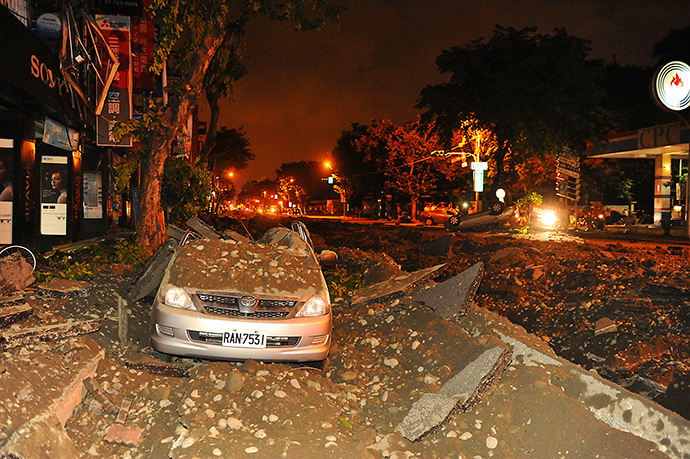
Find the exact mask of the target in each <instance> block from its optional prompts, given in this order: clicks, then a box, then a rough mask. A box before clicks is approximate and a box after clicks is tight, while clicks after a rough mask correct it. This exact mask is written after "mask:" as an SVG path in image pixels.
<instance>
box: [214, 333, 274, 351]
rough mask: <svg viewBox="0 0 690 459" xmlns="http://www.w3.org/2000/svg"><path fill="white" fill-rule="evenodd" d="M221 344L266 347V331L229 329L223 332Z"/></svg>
mask: <svg viewBox="0 0 690 459" xmlns="http://www.w3.org/2000/svg"><path fill="white" fill-rule="evenodd" d="M223 346H229V347H251V348H264V347H266V333H264V332H258V331H242V330H230V331H226V332H223Z"/></svg>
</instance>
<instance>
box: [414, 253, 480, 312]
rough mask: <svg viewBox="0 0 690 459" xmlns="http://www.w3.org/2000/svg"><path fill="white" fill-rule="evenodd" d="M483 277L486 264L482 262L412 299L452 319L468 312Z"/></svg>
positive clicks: (415, 295) (416, 293) (419, 292)
mask: <svg viewBox="0 0 690 459" xmlns="http://www.w3.org/2000/svg"><path fill="white" fill-rule="evenodd" d="M483 276H484V264H483V263H482V262H481V261H480V262H478V263H475V264H474V265H472V266H471V267H469V268H467V269H466V270H464V271H463V272H461V273H460V274H458V275H457V276H455V277H452V278H451V279H448V280H447V281H444V282H441V283H440V284H436V285H434V286H432V287H429V288H427V289H424V290H418V291H417V292H415V293H414V294H413V295H412V299H413V300H415V301H417V302H419V303H424V304H425V305H427V306H429V307H430V308H431V309H433V310H434V312H436V314H438V315H440V316H441V317H443V318H444V319H450V318H451V317H453V316H454V315H456V314H462V313H464V312H465V311H467V308H468V307H469V306H470V304H471V303H472V301H473V300H474V295H475V294H476V293H477V288H479V284H480V283H481V281H482V277H483Z"/></svg>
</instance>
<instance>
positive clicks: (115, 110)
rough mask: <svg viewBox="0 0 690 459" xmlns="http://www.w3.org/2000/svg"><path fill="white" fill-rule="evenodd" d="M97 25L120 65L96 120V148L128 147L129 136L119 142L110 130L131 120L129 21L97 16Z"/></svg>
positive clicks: (130, 141)
mask: <svg viewBox="0 0 690 459" xmlns="http://www.w3.org/2000/svg"><path fill="white" fill-rule="evenodd" d="M96 23H97V24H98V28H99V29H100V30H101V32H103V36H104V37H105V39H106V40H107V41H108V46H110V48H111V49H112V51H113V53H114V54H115V56H116V57H117V59H118V61H119V62H120V66H119V67H118V69H117V73H116V74H115V79H114V80H113V82H112V84H111V85H110V88H108V92H107V97H106V99H105V105H104V106H103V112H102V113H101V115H100V116H97V117H96V144H97V145H99V146H106V147H131V146H132V137H131V136H129V135H126V136H123V137H122V138H121V139H120V140H119V141H116V140H115V137H114V136H113V127H114V126H115V124H116V123H117V122H118V121H126V120H128V119H131V118H132V52H131V43H130V35H131V33H130V32H131V30H130V20H129V17H127V16H100V15H98V16H96ZM104 62H107V61H106V60H104Z"/></svg>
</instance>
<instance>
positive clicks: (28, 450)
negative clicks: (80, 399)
mask: <svg viewBox="0 0 690 459" xmlns="http://www.w3.org/2000/svg"><path fill="white" fill-rule="evenodd" d="M80 456H81V454H80V453H79V451H77V448H76V447H75V446H74V443H72V440H71V439H70V437H69V435H67V432H66V431H65V428H64V427H63V426H62V423H61V422H60V420H58V418H57V417H56V416H55V414H52V413H45V414H44V415H43V416H40V417H37V418H34V419H32V420H31V421H30V422H28V423H26V424H24V425H22V426H21V427H20V428H19V429H17V430H15V431H14V433H13V434H12V436H11V437H10V439H9V440H8V441H7V443H6V444H5V445H4V446H3V447H2V448H0V457H2V458H30V457H46V458H47V457H51V458H52V457H55V458H58V457H80Z"/></svg>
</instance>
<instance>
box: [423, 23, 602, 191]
mask: <svg viewBox="0 0 690 459" xmlns="http://www.w3.org/2000/svg"><path fill="white" fill-rule="evenodd" d="M589 52H590V47H589V42H588V41H587V40H584V39H581V38H577V37H573V36H570V35H568V33H567V32H566V30H565V29H556V30H555V31H554V33H553V35H549V34H545V35H542V34H537V33H536V28H525V29H522V30H516V29H514V28H512V27H509V28H503V27H500V26H497V27H496V29H495V31H494V34H493V37H492V38H491V39H490V40H489V41H485V40H484V39H479V40H475V41H472V42H470V43H467V44H465V45H464V46H454V47H451V48H450V49H448V50H444V51H443V52H442V53H441V55H440V56H438V57H437V59H436V64H437V65H438V69H439V71H440V72H441V73H444V74H448V75H450V78H449V81H448V82H447V83H442V84H438V85H433V86H427V87H425V88H424V89H423V90H422V92H421V94H420V98H419V101H418V104H417V106H418V108H421V109H423V110H425V112H424V114H423V119H424V120H427V121H435V126H436V129H437V131H438V133H439V135H440V136H441V140H442V141H443V142H444V143H445V145H446V146H447V147H448V148H450V147H451V146H452V145H451V142H452V139H453V135H454V132H455V131H457V130H459V129H467V128H472V129H476V128H484V129H488V130H490V131H491V132H493V133H494V135H495V140H496V145H497V148H496V150H495V151H494V152H493V153H492V160H493V161H494V162H495V165H496V174H495V176H494V186H493V187H492V188H496V187H497V186H498V185H499V184H500V185H502V186H505V185H506V183H504V182H505V181H506V179H507V178H509V177H507V173H508V172H509V171H511V170H513V169H514V167H515V166H516V165H517V164H524V163H525V162H526V160H527V158H530V157H533V156H536V157H543V156H544V155H547V154H554V153H556V152H558V151H560V149H561V147H562V146H564V145H567V146H570V147H579V148H578V149H579V150H582V149H583V148H582V147H583V146H584V142H585V140H587V139H588V138H591V137H593V136H595V134H596V133H597V128H598V127H599V126H600V125H601V123H602V122H603V120H604V114H605V113H604V111H603V110H602V109H601V106H600V101H601V99H602V96H603V92H602V90H601V85H600V76H601V69H602V63H601V62H600V61H594V60H589V59H588V58H587V56H588V54H589ZM470 119H472V120H475V122H474V123H471V124H470V125H469V126H468V125H466V124H464V123H466V121H467V120H470Z"/></svg>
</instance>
